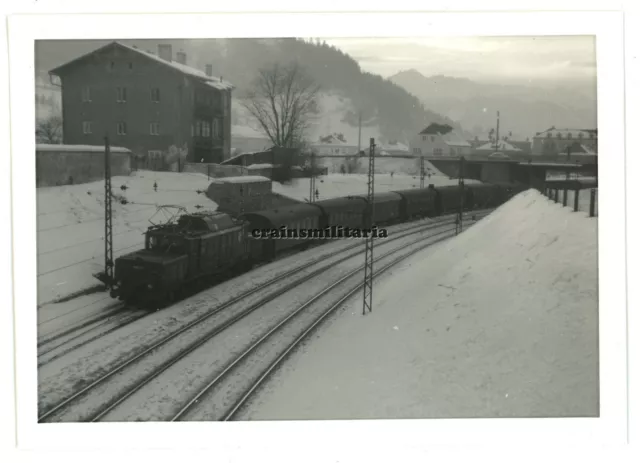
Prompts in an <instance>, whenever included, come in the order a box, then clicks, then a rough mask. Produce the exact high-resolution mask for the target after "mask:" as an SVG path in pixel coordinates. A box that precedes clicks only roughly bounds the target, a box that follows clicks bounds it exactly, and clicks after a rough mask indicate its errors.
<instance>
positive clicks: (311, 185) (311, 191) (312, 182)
mask: <svg viewBox="0 0 640 463" xmlns="http://www.w3.org/2000/svg"><path fill="white" fill-rule="evenodd" d="M315 166H316V154H315V153H314V152H313V151H312V152H311V176H310V177H309V202H310V203H313V202H315V199H314V198H315V191H316V174H315Z"/></svg>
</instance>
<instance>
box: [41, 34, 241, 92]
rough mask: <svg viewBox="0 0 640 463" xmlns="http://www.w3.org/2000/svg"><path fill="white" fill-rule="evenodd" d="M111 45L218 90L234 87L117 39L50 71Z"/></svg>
mask: <svg viewBox="0 0 640 463" xmlns="http://www.w3.org/2000/svg"><path fill="white" fill-rule="evenodd" d="M112 46H119V47H122V48H126V49H127V50H129V51H132V52H134V53H137V54H139V55H142V56H144V57H146V58H149V59H152V60H155V61H157V62H159V63H162V64H164V65H166V66H169V67H171V68H173V69H176V70H177V71H180V72H182V73H183V74H186V75H189V76H191V77H197V78H198V79H202V80H204V81H205V84H206V85H209V86H211V87H213V88H216V89H218V90H233V88H234V86H233V84H231V83H230V82H227V81H225V80H222V79H221V78H218V77H213V76H208V75H207V73H206V72H204V71H201V70H200V69H196V68H194V67H191V66H188V65H186V64H182V63H179V62H177V61H173V60H171V61H167V60H165V59H163V58H160V57H159V56H158V55H154V54H153V53H151V52H148V51H145V50H142V49H140V48H137V47H133V46H130V45H125V44H124V43H122V42H117V41H114V42H111V43H109V44H108V45H105V46H104V47H100V48H98V49H97V50H94V51H92V52H90V53H87V54H85V55H82V56H80V57H78V58H75V59H73V60H71V61H69V62H68V63H65V64H63V65H62V66H58V67H57V68H55V69H53V70H52V71H51V73H52V74H57V71H58V70H60V69H62V68H63V67H66V66H68V65H69V64H71V63H74V62H75V61H77V60H80V59H82V58H85V57H86V56H89V55H92V54H93V53H95V52H97V51H99V50H103V49H105V48H108V47H112Z"/></svg>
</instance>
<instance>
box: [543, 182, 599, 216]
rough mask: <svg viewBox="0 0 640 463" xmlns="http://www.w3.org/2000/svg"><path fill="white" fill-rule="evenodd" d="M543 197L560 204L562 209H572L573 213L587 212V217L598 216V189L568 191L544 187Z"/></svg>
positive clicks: (566, 189)
mask: <svg viewBox="0 0 640 463" xmlns="http://www.w3.org/2000/svg"><path fill="white" fill-rule="evenodd" d="M545 195H546V196H547V198H549V199H551V200H553V201H554V202H556V203H559V202H561V203H562V205H563V206H564V207H566V206H571V207H573V210H574V212H577V211H583V212H588V213H589V217H597V216H598V189H597V188H589V189H573V190H572V189H568V188H552V187H546V189H545Z"/></svg>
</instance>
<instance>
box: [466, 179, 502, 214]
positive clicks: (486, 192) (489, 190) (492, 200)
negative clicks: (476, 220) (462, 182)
mask: <svg viewBox="0 0 640 463" xmlns="http://www.w3.org/2000/svg"><path fill="white" fill-rule="evenodd" d="M469 189H470V191H471V192H472V195H471V197H470V204H469V205H468V206H469V207H470V208H473V209H485V208H488V207H496V206H497V205H498V204H499V202H500V188H499V187H497V186H496V185H490V184H479V185H469Z"/></svg>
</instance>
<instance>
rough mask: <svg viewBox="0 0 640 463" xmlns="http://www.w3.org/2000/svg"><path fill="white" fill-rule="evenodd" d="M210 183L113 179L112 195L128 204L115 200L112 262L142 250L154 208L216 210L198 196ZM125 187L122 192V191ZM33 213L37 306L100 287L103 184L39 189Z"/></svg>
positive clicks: (169, 177)
mask: <svg viewBox="0 0 640 463" xmlns="http://www.w3.org/2000/svg"><path fill="white" fill-rule="evenodd" d="M154 183H155V184H156V186H157V191H156V190H154V187H153V186H154ZM209 183H210V182H209V181H208V180H207V177H206V176H205V175H200V174H193V173H181V174H177V173H171V172H152V171H138V172H135V173H133V174H132V175H131V176H129V177H113V179H112V186H113V190H114V193H115V194H116V195H119V196H120V197H122V198H126V199H127V201H129V203H128V204H126V205H123V204H120V203H119V202H118V201H117V200H115V199H114V201H113V246H114V258H115V257H117V256H119V255H120V254H124V253H127V252H131V251H134V250H135V249H136V248H137V247H139V246H142V243H144V238H143V233H144V232H145V231H146V229H147V227H148V226H149V225H151V223H150V222H149V219H152V218H153V216H154V214H156V212H157V207H156V206H157V205H165V204H172V205H179V206H183V207H186V208H187V210H188V211H189V212H196V211H197V210H199V209H197V208H195V206H196V205H201V206H204V209H200V210H210V209H214V210H215V209H216V208H217V205H216V204H215V203H214V202H212V201H211V200H210V199H208V198H207V197H206V196H205V195H202V194H198V193H197V192H196V190H198V189H203V190H206V188H207V187H208V186H209ZM123 185H124V186H126V187H127V189H126V190H122V189H120V187H121V186H123ZM37 211H38V217H37V226H38V304H43V303H45V302H50V301H53V300H56V299H58V298H60V297H63V296H66V295H69V294H72V293H74V292H77V291H79V290H82V289H85V288H87V287H90V286H92V285H95V284H96V283H99V282H98V281H97V280H96V279H95V278H93V276H92V274H93V273H95V272H97V271H100V270H102V269H103V267H104V181H98V182H92V183H86V184H80V185H69V186H61V187H49V188H38V190H37ZM159 217H160V216H157V217H156V218H155V219H154V220H156V219H158V218H159Z"/></svg>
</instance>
